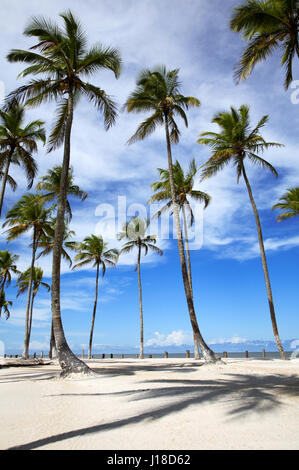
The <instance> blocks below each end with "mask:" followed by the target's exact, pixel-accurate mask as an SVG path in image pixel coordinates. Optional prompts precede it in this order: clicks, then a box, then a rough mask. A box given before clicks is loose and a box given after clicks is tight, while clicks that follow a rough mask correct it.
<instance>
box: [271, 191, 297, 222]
mask: <svg viewBox="0 0 299 470" xmlns="http://www.w3.org/2000/svg"><path fill="white" fill-rule="evenodd" d="M279 200H280V201H281V202H278V203H277V204H275V205H274V206H273V207H272V209H283V210H284V211H285V210H286V211H287V212H283V213H282V214H280V215H279V216H278V217H277V219H276V220H277V222H281V221H282V220H286V219H290V218H292V217H295V216H298V215H299V186H297V187H296V188H289V189H288V190H287V192H286V193H285V194H283V195H282V196H281V197H280V198H279Z"/></svg>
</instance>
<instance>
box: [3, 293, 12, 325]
mask: <svg viewBox="0 0 299 470" xmlns="http://www.w3.org/2000/svg"><path fill="white" fill-rule="evenodd" d="M11 306H12V302H11V301H10V300H6V298H5V293H4V291H3V290H2V291H1V292H0V317H1V313H2V309H3V310H4V312H5V315H6V320H8V319H9V317H10V310H9V308H8V307H11Z"/></svg>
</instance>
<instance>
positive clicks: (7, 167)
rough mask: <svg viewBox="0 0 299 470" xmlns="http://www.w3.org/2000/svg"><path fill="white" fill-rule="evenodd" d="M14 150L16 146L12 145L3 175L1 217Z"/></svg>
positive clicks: (0, 201)
mask: <svg viewBox="0 0 299 470" xmlns="http://www.w3.org/2000/svg"><path fill="white" fill-rule="evenodd" d="M14 151H15V148H14V147H12V148H11V149H10V152H9V154H8V157H7V162H6V165H5V170H4V175H3V179H2V186H1V193H0V217H1V214H2V207H3V201H4V194H5V188H6V183H7V177H8V172H9V167H10V162H11V158H12V156H13V153H14Z"/></svg>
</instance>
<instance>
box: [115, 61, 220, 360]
mask: <svg viewBox="0 0 299 470" xmlns="http://www.w3.org/2000/svg"><path fill="white" fill-rule="evenodd" d="M180 85H181V84H180V82H179V70H178V69H176V70H171V71H167V70H166V67H165V66H160V67H157V68H155V69H154V70H152V71H151V70H148V69H146V70H143V71H142V72H141V73H140V74H139V76H138V78H137V87H136V89H135V90H134V91H133V93H131V94H130V96H129V97H128V99H127V101H126V103H125V105H124V108H125V109H126V110H127V111H128V112H129V113H131V112H136V113H148V112H150V113H151V114H150V116H149V117H148V118H147V119H145V120H144V121H143V122H142V123H141V124H140V125H139V127H138V129H137V131H136V132H135V134H134V135H133V136H132V137H131V138H130V140H129V142H128V143H133V142H136V141H138V140H143V139H145V138H146V137H148V136H149V135H150V134H152V133H153V132H154V131H155V129H156V128H157V126H158V125H164V128H165V137H166V146H167V158H168V171H169V182H170V191H171V199H172V210H173V216H174V221H175V228H176V235H177V243H178V249H179V256H180V263H181V270H182V277H183V282H184V288H185V294H186V300H187V304H188V310H189V315H190V321H191V325H192V330H193V332H194V334H195V335H196V338H197V341H198V343H199V344H200V348H201V350H202V353H203V356H204V358H205V360H206V361H208V362H215V361H216V360H217V359H216V356H215V354H214V353H213V351H212V350H211V349H210V348H209V347H208V345H207V344H206V343H205V341H204V339H203V337H202V335H201V333H200V331H199V328H198V323H197V318H196V313H195V308H194V303H193V298H192V292H191V288H190V283H189V279H188V271H187V265H186V258H185V251H184V243H183V239H182V231H181V223H180V216H179V206H178V204H177V201H176V191H175V182H174V174H173V164H172V148H171V144H172V143H178V142H179V137H180V131H179V128H178V125H177V123H176V121H175V117H176V116H179V117H181V118H182V119H183V121H184V123H185V125H186V126H187V125H188V120H187V116H186V113H185V109H186V110H188V109H189V107H190V106H199V105H200V102H199V100H198V99H196V98H193V97H191V96H183V95H182V94H181V86H180Z"/></svg>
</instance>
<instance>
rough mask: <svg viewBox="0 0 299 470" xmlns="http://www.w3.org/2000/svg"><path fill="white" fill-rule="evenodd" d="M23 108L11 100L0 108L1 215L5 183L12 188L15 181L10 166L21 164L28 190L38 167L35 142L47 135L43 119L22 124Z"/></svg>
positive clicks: (44, 138)
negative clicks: (7, 106)
mask: <svg viewBox="0 0 299 470" xmlns="http://www.w3.org/2000/svg"><path fill="white" fill-rule="evenodd" d="M24 119H25V109H24V107H23V106H21V105H20V104H18V103H17V102H16V101H13V102H12V103H11V105H10V107H9V109H7V111H4V110H0V151H1V170H2V169H3V171H2V172H1V176H2V178H1V179H2V186H1V193H0V216H1V212H2V206H3V200H4V194H5V189H6V184H7V182H8V183H9V184H10V185H11V187H12V189H13V190H14V189H15V188H16V182H15V181H14V180H13V179H12V178H11V177H10V176H9V174H8V172H9V168H10V165H11V164H12V163H13V164H16V165H21V166H22V167H23V168H24V170H25V174H26V177H27V180H28V189H29V188H31V186H32V184H33V180H34V177H35V175H36V173H37V166H36V162H35V160H34V158H33V157H32V154H33V153H34V152H36V151H37V142H38V141H39V140H40V141H41V142H43V143H45V141H46V134H45V129H44V122H43V121H38V120H37V121H32V122H30V123H29V124H27V125H25V124H24Z"/></svg>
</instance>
